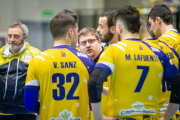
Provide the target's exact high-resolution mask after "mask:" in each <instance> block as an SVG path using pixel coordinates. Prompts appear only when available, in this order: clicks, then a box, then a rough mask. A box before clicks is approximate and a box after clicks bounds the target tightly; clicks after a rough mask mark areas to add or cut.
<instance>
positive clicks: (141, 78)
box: [96, 39, 178, 118]
mask: <svg viewBox="0 0 180 120" xmlns="http://www.w3.org/2000/svg"><path fill="white" fill-rule="evenodd" d="M96 67H101V68H103V69H105V70H106V71H108V73H109V74H112V79H111V81H110V86H109V91H108V100H107V116H108V117H119V118H124V117H129V116H131V117H133V116H139V115H152V116H157V115H159V109H158V98H159V89H160V86H161V82H162V78H170V77H173V76H174V75H176V74H177V72H178V70H177V68H176V67H175V66H174V65H173V63H172V62H171V61H170V60H169V59H168V57H167V56H166V55H165V54H164V53H163V52H162V51H161V50H159V49H157V48H154V47H152V46H150V45H149V44H147V43H145V42H142V41H141V40H139V39H127V40H122V41H121V42H118V43H116V44H113V45H110V46H108V48H107V49H106V50H105V51H104V52H103V53H102V54H101V56H100V59H99V61H98V63H97V65H96Z"/></svg>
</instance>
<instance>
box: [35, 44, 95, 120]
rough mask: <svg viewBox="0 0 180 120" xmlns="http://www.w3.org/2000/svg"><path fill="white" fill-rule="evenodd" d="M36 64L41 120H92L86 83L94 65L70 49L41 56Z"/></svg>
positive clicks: (53, 51)
mask: <svg viewBox="0 0 180 120" xmlns="http://www.w3.org/2000/svg"><path fill="white" fill-rule="evenodd" d="M36 61H37V62H36V65H37V66H36V67H37V68H38V69H37V71H36V73H37V79H38V81H39V84H40V91H39V98H40V120H45V119H47V120H55V119H58V120H60V119H67V120H70V119H72V120H74V119H75V120H89V119H90V109H89V97H88V92H87V82H88V79H89V73H90V72H91V71H92V69H93V66H94V62H93V61H92V60H91V59H90V58H89V57H87V55H84V54H82V53H81V52H79V51H78V50H76V49H74V48H72V47H70V46H67V45H61V46H58V47H54V48H52V49H48V50H46V51H44V52H42V53H41V54H40V55H39V56H37V57H36ZM42 68H43V69H42Z"/></svg>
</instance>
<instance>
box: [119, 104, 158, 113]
mask: <svg viewBox="0 0 180 120" xmlns="http://www.w3.org/2000/svg"><path fill="white" fill-rule="evenodd" d="M131 107H132V108H129V109H122V110H121V111H119V115H131V114H136V113H153V114H156V111H155V110H154V109H152V108H150V109H145V108H144V107H145V105H144V104H143V103H141V102H138V101H137V102H136V103H134V104H133V105H132V106H131Z"/></svg>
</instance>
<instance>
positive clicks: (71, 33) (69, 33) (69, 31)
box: [68, 28, 74, 38]
mask: <svg viewBox="0 0 180 120" xmlns="http://www.w3.org/2000/svg"><path fill="white" fill-rule="evenodd" d="M73 32H74V31H73V29H72V28H70V29H69V30H68V36H69V37H70V38H71V37H72V35H73Z"/></svg>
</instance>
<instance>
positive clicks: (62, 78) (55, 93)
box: [52, 73, 79, 100]
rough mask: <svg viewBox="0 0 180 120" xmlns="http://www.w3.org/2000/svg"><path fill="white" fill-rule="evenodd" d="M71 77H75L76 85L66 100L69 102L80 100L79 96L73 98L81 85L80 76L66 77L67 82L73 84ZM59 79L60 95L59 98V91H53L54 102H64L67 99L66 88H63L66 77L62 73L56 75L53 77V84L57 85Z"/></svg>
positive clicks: (68, 75) (71, 74)
mask: <svg viewBox="0 0 180 120" xmlns="http://www.w3.org/2000/svg"><path fill="white" fill-rule="evenodd" d="M71 77H74V83H73V85H72V87H71V89H70V90H69V92H68V94H67V96H66V99H67V100H79V96H73V94H74V92H75V90H76V88H77V86H78V84H79V75H78V74H77V73H69V74H67V75H66V82H67V83H68V82H71ZM57 78H59V84H57V87H58V88H59V93H60V95H59V96H58V91H57V89H53V98H54V100H63V99H64V98H65V88H64V87H63V85H64V83H65V76H64V75H63V74H61V73H55V74H53V76H52V83H57Z"/></svg>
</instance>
